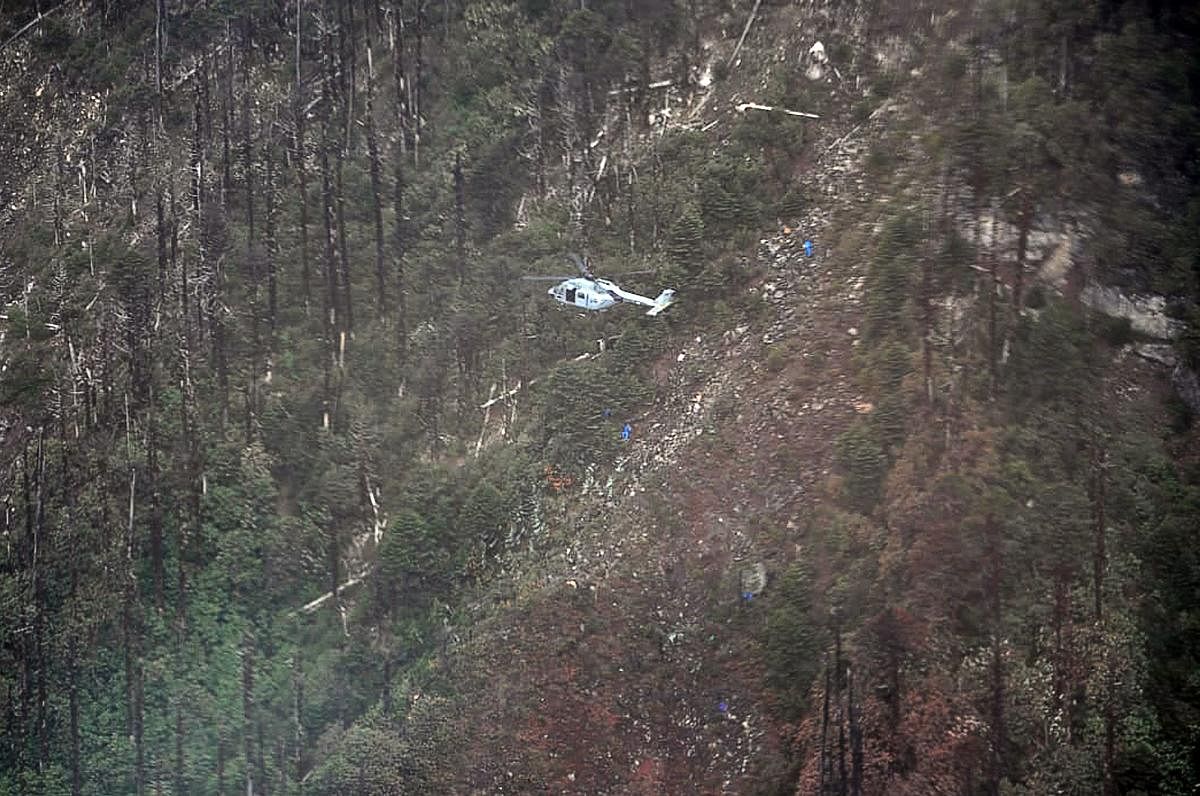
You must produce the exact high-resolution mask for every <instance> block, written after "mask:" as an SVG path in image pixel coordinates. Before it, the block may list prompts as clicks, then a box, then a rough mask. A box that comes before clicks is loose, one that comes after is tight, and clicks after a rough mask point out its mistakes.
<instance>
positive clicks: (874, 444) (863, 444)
mask: <svg viewBox="0 0 1200 796" xmlns="http://www.w3.org/2000/svg"><path fill="white" fill-rule="evenodd" d="M836 451H837V463H838V467H839V468H840V469H841V470H842V472H843V473H845V476H846V479H845V482H844V485H843V489H844V491H845V494H846V497H847V498H848V499H849V500H850V502H851V503H852V504H853V505H854V506H855V508H857V509H859V510H860V511H862V512H863V513H867V512H869V511H870V510H871V508H872V507H874V505H875V502H876V501H877V500H878V499H879V487H880V484H881V482H882V481H883V476H884V472H885V471H886V469H887V457H886V456H885V455H884V451H883V446H882V445H881V444H880V442H879V439H878V436H877V433H876V431H875V429H874V428H873V427H872V426H870V425H867V424H866V423H864V422H862V421H859V422H856V423H855V424H854V425H852V426H851V427H850V428H849V429H847V430H846V431H845V432H843V433H842V434H841V435H840V436H839V437H838V439H837V445H836Z"/></svg>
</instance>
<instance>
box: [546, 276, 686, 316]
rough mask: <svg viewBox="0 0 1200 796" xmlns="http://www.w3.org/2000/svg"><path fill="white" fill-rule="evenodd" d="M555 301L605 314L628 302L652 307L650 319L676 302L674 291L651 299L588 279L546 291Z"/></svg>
mask: <svg viewBox="0 0 1200 796" xmlns="http://www.w3.org/2000/svg"><path fill="white" fill-rule="evenodd" d="M546 293H547V295H549V296H550V297H551V298H553V299H554V300H555V301H558V302H561V303H563V304H566V305H568V306H571V307H577V308H578V309H581V310H592V311H603V310H607V309H609V308H610V307H613V306H614V305H616V304H618V303H620V302H623V301H628V302H631V303H633V304H641V305H643V306H645V307H649V308H650V310H649V312H647V313H646V314H647V315H657V314H659V313H660V312H662V311H663V310H665V309H666V308H667V307H669V306H670V305H671V304H672V303H673V302H674V301H675V291H674V290H669V289H668V290H664V291H663V292H661V293H659V294H658V298H653V299H652V298H648V297H646V296H641V295H638V294H637V293H630V292H629V291H627V290H622V289H621V288H620V287H619V286H618V285H616V284H615V283H613V282H610V281H609V280H607V279H587V278H585V277H577V278H575V279H567V280H565V281H563V282H560V283H558V284H557V285H555V286H554V287H552V288H550V289H549V290H547V291H546Z"/></svg>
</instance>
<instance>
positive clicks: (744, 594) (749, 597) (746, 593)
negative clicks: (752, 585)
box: [742, 591, 754, 602]
mask: <svg viewBox="0 0 1200 796" xmlns="http://www.w3.org/2000/svg"><path fill="white" fill-rule="evenodd" d="M742 599H743V600H745V601H746V602H750V601H751V600H753V599H754V592H752V591H744V592H742Z"/></svg>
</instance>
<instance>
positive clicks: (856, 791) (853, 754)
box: [846, 670, 863, 796]
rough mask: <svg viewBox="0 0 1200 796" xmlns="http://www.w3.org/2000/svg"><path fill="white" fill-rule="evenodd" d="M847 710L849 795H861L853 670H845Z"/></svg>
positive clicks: (859, 730)
mask: <svg viewBox="0 0 1200 796" xmlns="http://www.w3.org/2000/svg"><path fill="white" fill-rule="evenodd" d="M846 690H847V710H848V711H849V718H850V796H862V780H863V737H862V725H861V722H860V721H859V717H858V706H857V705H856V704H855V702H854V672H853V670H851V671H849V672H847V675H846Z"/></svg>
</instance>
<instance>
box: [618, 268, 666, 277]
mask: <svg viewBox="0 0 1200 796" xmlns="http://www.w3.org/2000/svg"><path fill="white" fill-rule="evenodd" d="M653 273H655V271H654V270H653V269H651V268H643V269H642V270H640V271H618V272H617V273H615V274H610V276H634V275H636V274H653Z"/></svg>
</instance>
